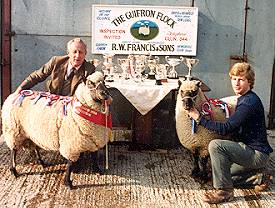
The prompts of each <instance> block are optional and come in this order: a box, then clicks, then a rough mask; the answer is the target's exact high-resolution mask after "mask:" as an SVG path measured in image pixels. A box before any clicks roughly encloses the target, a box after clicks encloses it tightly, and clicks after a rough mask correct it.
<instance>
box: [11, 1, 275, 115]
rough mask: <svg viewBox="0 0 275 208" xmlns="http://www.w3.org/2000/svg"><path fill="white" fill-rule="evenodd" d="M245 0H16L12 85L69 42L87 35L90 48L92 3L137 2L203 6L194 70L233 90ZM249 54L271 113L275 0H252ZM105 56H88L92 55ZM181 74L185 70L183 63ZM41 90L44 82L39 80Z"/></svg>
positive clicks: (221, 89)
mask: <svg viewBox="0 0 275 208" xmlns="http://www.w3.org/2000/svg"><path fill="white" fill-rule="evenodd" d="M245 2H246V0H242V1H241V0H230V1H225V0H223V1H221V0H194V1H192V0H190V1H187V0H185V1H178V0H169V1H167V0H163V1H161V0H159V1H150V2H149V1H148V0H146V1H144V0H138V1H137V0H136V1H135V0H133V1H130V0H129V1H127V0H124V1H119V0H117V1H111V0H109V1H108V0H106V1H91V0H47V1H34V0H12V30H14V31H15V33H16V35H15V36H13V38H12V88H13V89H12V90H14V89H15V88H16V87H17V85H18V84H19V83H20V82H21V81H22V80H23V79H24V78H25V76H27V75H28V74H29V73H30V72H31V71H33V70H34V69H37V68H39V67H40V66H41V65H42V64H44V63H45V62H46V61H48V59H49V58H50V57H51V56H52V55H61V54H64V53H65V45H66V42H67V41H68V40H69V39H71V38H72V37H75V36H80V37H82V38H83V39H84V40H85V41H86V43H87V44H88V48H90V42H91V36H90V34H91V24H90V22H91V6H92V5H93V4H135V5H158V6H164V5H167V6H168V5H169V6H191V5H192V3H194V6H196V7H198V8H199V28H198V30H199V31H198V50H197V58H199V59H200V63H199V65H197V66H196V67H195V68H194V71H193V74H194V75H196V76H198V77H200V78H201V79H203V80H204V81H205V82H206V83H207V84H208V85H209V86H210V87H211V88H212V91H211V92H210V93H209V94H208V96H210V97H223V96H227V95H231V94H232V90H231V85H230V82H229V80H228V76H227V73H228V69H229V66H230V65H231V64H232V63H233V62H234V60H231V59H230V57H231V56H235V55H239V56H242V55H243V52H244V51H243V49H244V45H243V44H244V25H245V22H244V20H245ZM248 6H249V9H248V10H247V11H248V15H247V30H246V45H245V49H246V51H245V52H246V53H247V55H248V61H249V63H251V64H252V66H253V67H254V69H255V71H256V84H255V91H256V92H257V93H258V94H259V95H260V97H261V98H262V99H263V103H264V106H265V110H266V114H268V112H269V105H270V90H271V81H272V67H273V59H274V11H275V1H274V0H265V1H257V0H248ZM94 57H97V58H98V57H100V56H98V55H96V56H95V55H92V54H91V53H90V52H89V53H88V55H87V58H88V59H91V58H94ZM178 72H179V74H186V73H187V69H186V68H185V67H184V66H183V65H181V66H180V67H179V69H178ZM39 88H40V89H41V88H42V86H41V85H40V86H39Z"/></svg>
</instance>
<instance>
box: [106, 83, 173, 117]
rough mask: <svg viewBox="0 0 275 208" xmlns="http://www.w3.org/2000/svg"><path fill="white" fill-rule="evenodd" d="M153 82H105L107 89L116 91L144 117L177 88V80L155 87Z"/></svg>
mask: <svg viewBox="0 0 275 208" xmlns="http://www.w3.org/2000/svg"><path fill="white" fill-rule="evenodd" d="M155 83H156V81H155V80H145V81H143V82H139V83H137V82H135V81H134V80H131V79H130V80H117V81H114V82H106V83H105V84H106V85H107V87H112V88H116V89H118V90H119V91H120V92H121V94H122V95H123V96H124V97H126V98H127V99H128V100H129V101H130V103H131V104H132V105H133V106H134V107H135V108H136V109H137V110H138V111H139V112H140V113H141V114H142V115H145V114H146V113H148V112H149V111H150V110H152V109H153V108H154V107H155V106H156V105H157V104H158V103H159V102H160V101H161V100H162V99H163V98H164V97H165V96H166V95H167V94H168V93H169V92H170V91H171V90H173V89H176V88H177V87H178V80H177V79H168V82H165V83H162V85H156V84H155Z"/></svg>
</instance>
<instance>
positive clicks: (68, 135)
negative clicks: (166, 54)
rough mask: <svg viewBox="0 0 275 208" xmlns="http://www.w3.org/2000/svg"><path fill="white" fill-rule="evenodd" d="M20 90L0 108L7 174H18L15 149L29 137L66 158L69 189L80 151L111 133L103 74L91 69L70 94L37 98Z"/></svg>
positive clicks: (95, 145) (91, 148)
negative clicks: (8, 151) (8, 160)
mask: <svg viewBox="0 0 275 208" xmlns="http://www.w3.org/2000/svg"><path fill="white" fill-rule="evenodd" d="M27 92H30V91H27ZM24 93H25V91H22V92H21V94H20V95H19V96H18V97H15V96H14V95H10V96H9V97H8V98H7V99H6V101H5V102H4V104H3V108H2V121H3V136H4V139H5V141H6V143H7V145H8V147H9V148H10V149H11V167H10V170H11V173H12V174H13V175H15V176H18V173H17V171H16V168H15V167H16V163H15V156H16V151H17V150H18V149H19V148H20V147H22V145H24V143H25V142H26V141H30V140H31V141H32V142H33V143H34V144H36V145H37V146H39V147H41V148H43V149H45V150H53V151H59V152H60V154H61V155H62V156H63V157H64V158H66V159H67V170H66V174H65V180H64V182H65V185H66V186H68V187H69V188H72V181H71V180H70V175H71V171H72V164H73V163H74V162H76V161H77V160H78V158H79V155H80V153H81V152H85V151H92V152H94V151H97V150H98V149H100V148H102V147H104V146H105V145H106V144H107V142H108V140H107V139H106V131H107V132H108V133H111V127H112V123H111V115H109V116H107V114H106V112H105V110H106V106H105V105H104V103H105V100H107V99H109V98H110V95H109V92H108V90H107V88H106V87H105V85H104V82H103V74H102V73H100V72H95V73H93V74H92V75H90V76H88V77H87V80H86V83H80V84H79V85H78V87H77V89H76V92H75V95H74V97H64V96H57V95H51V94H48V95H47V96H46V94H43V93H42V95H43V96H39V98H37V97H36V96H33V95H35V94H37V95H38V94H39V93H38V92H33V93H31V96H26V94H24ZM40 95H41V94H40ZM51 98H54V99H52V100H51ZM64 100H66V102H65V101H64ZM18 101H19V103H18ZM106 118H108V119H106ZM106 127H108V128H106ZM36 153H37V154H38V152H37V151H36ZM37 156H38V159H39V158H40V156H39V154H38V155H37Z"/></svg>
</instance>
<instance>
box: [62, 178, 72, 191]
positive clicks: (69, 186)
mask: <svg viewBox="0 0 275 208" xmlns="http://www.w3.org/2000/svg"><path fill="white" fill-rule="evenodd" d="M64 184H65V186H66V187H68V188H69V189H70V190H71V189H73V183H72V181H71V180H65V181H64Z"/></svg>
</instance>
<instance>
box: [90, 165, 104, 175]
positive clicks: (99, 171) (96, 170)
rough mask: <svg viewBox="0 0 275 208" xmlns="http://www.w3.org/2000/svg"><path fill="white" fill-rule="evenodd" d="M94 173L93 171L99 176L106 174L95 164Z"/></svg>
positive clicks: (93, 166)
mask: <svg viewBox="0 0 275 208" xmlns="http://www.w3.org/2000/svg"><path fill="white" fill-rule="evenodd" d="M92 171H93V172H94V173H98V174H99V175H103V174H104V172H103V170H101V169H100V168H99V167H98V165H97V164H93V165H92Z"/></svg>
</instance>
